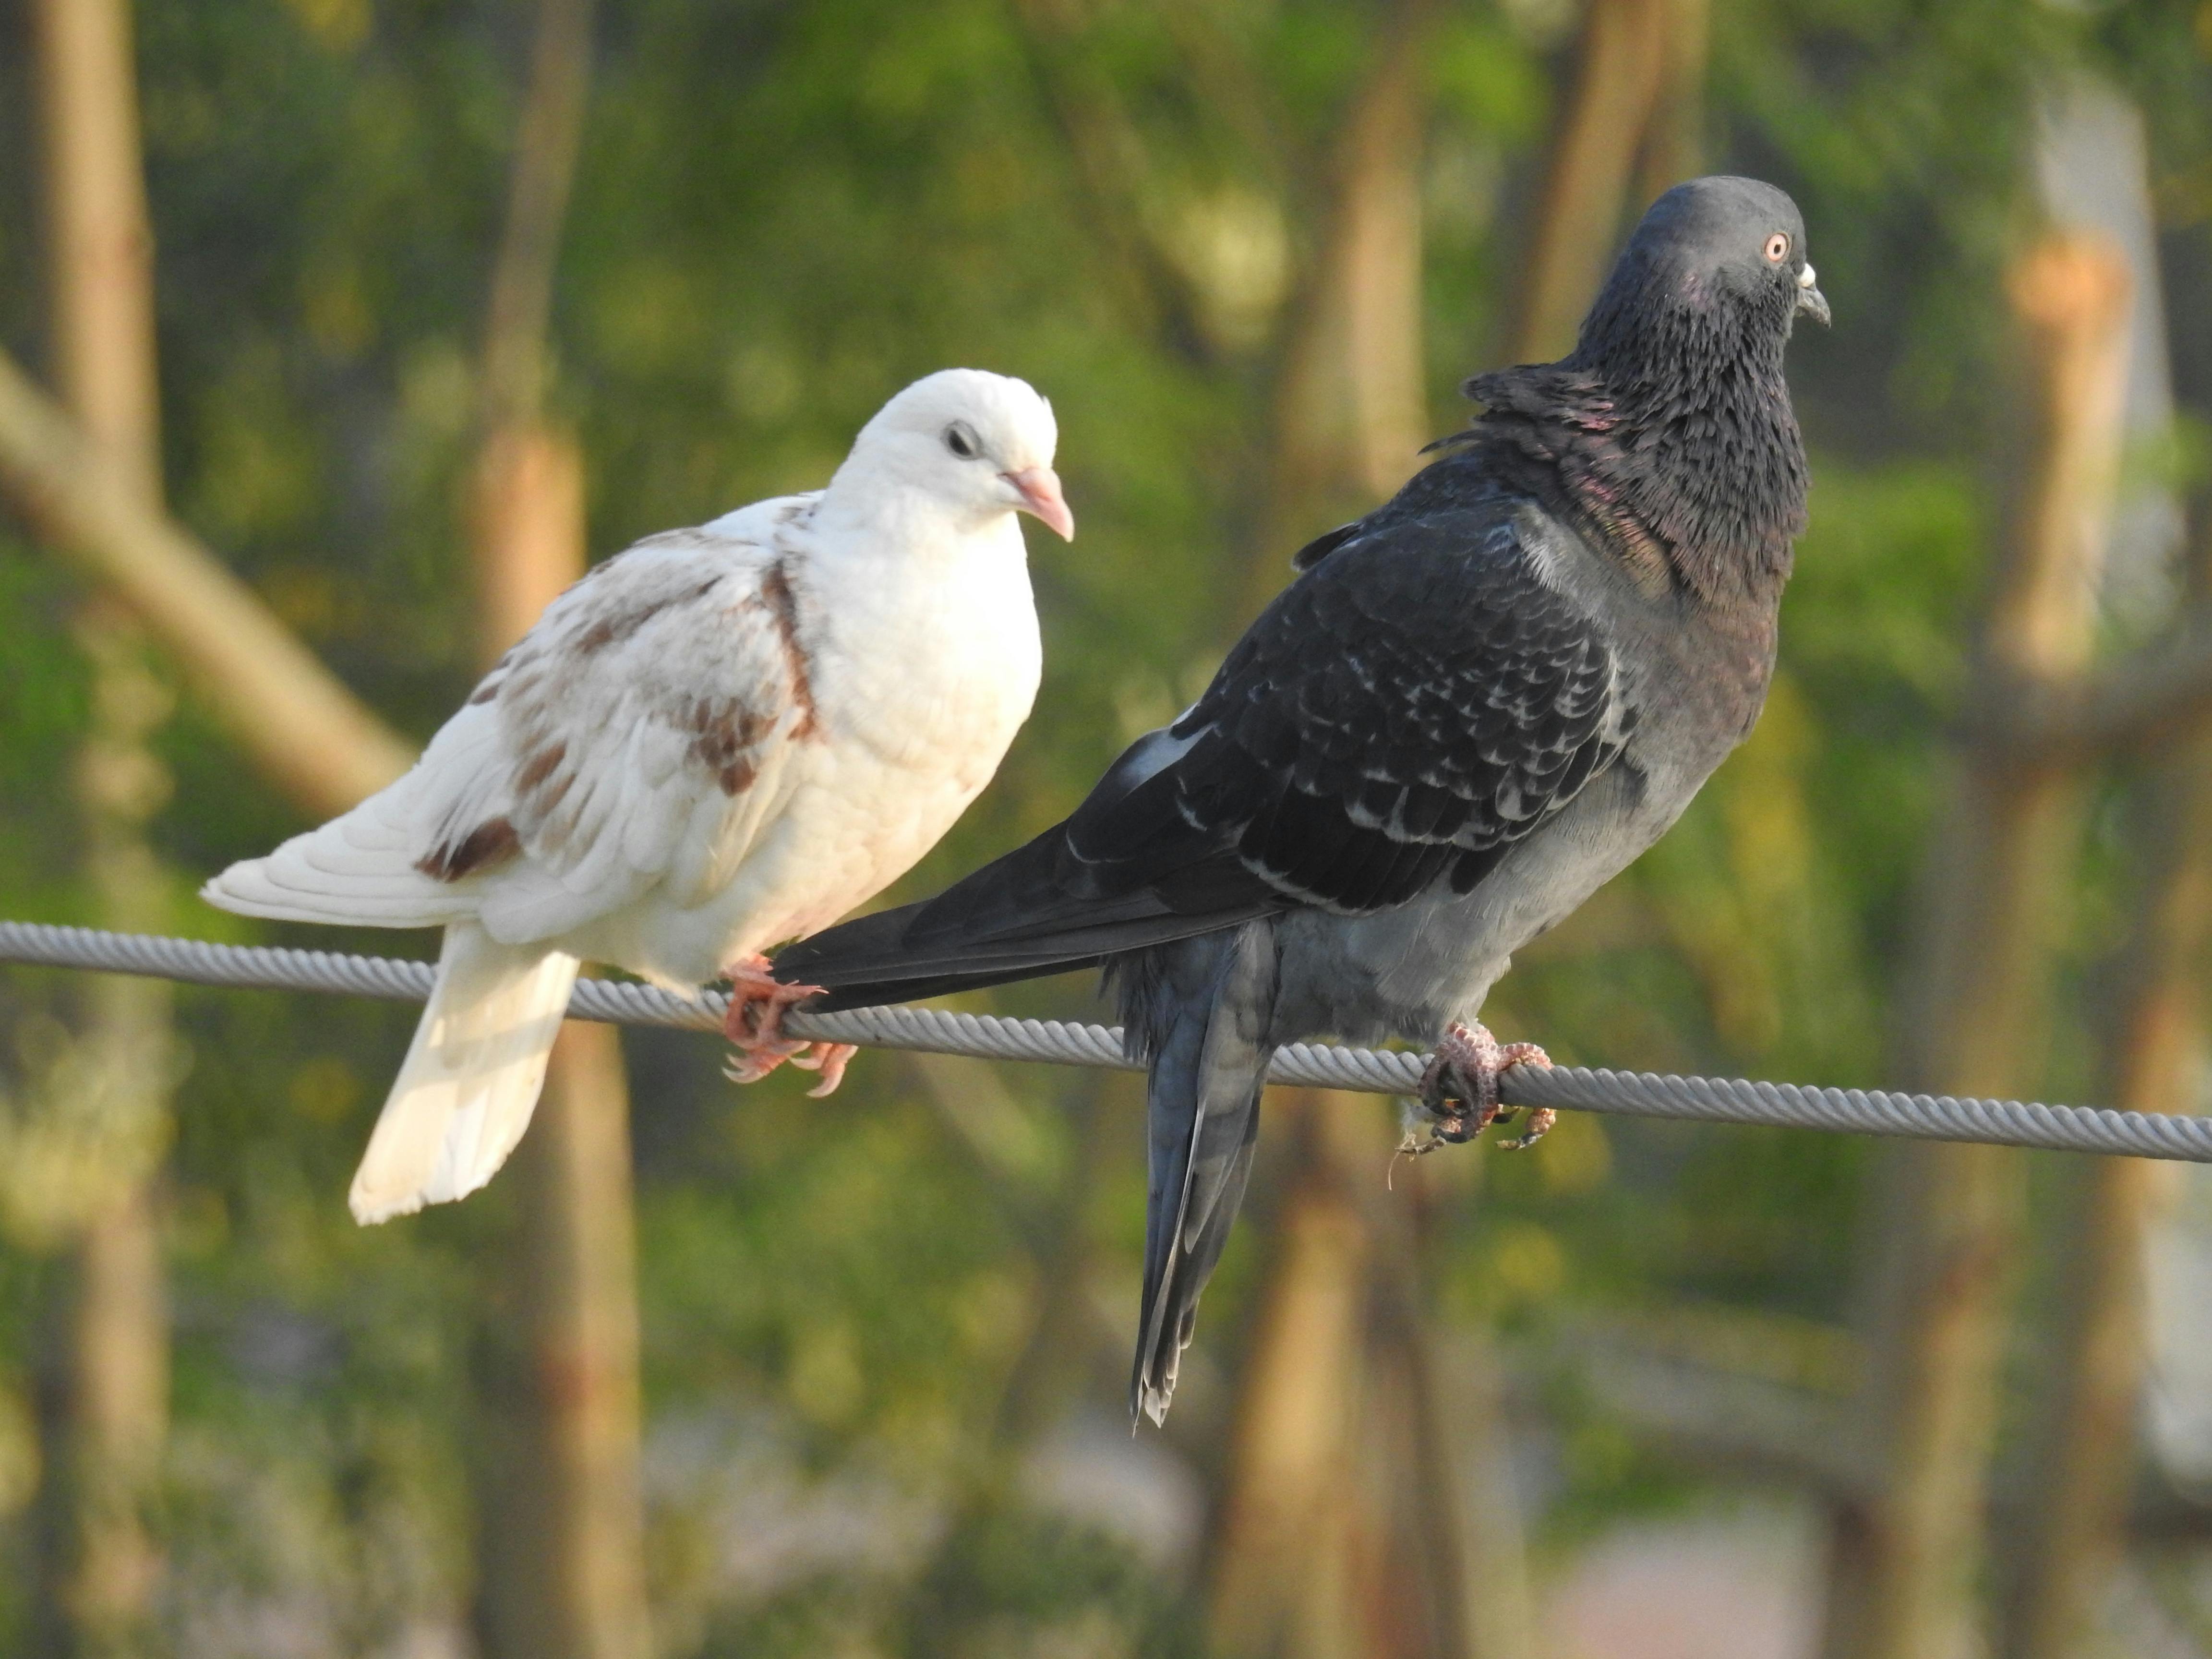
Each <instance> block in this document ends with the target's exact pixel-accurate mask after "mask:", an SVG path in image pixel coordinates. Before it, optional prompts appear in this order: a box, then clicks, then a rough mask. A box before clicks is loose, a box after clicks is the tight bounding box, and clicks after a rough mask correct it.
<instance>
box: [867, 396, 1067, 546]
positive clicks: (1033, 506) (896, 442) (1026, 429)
mask: <svg viewBox="0 0 2212 1659" xmlns="http://www.w3.org/2000/svg"><path fill="white" fill-rule="evenodd" d="M1059 441H1060V428H1059V426H1058V425H1057V424H1056V423H1055V422H1054V420H1053V418H1052V405H1051V404H1048V403H1047V402H1046V401H1045V400H1044V399H1043V398H1041V397H1039V396H1038V395H1037V393H1036V389H1035V388H1034V387H1032V386H1030V384H1029V382H1028V381H1026V380H1014V379H1013V378H1012V377H1011V376H1009V375H1005V374H987V373H986V372H985V371H983V370H982V369H980V368H946V369H940V370H939V371H938V372H937V373H936V374H932V375H928V376H927V377H926V378H924V379H922V380H916V381H915V383H914V384H913V385H912V386H908V388H907V389H906V390H905V391H903V392H900V393H899V394H898V396H897V397H896V398H892V399H891V400H890V402H889V403H887V404H884V406H883V408H882V409H880V410H878V411H877V413H876V417H875V418H874V419H873V420H872V421H870V422H868V423H867V425H866V426H864V427H862V428H860V436H859V437H858V438H856V439H854V441H853V453H852V454H851V455H850V456H849V457H848V458H847V459H846V462H845V465H842V466H841V467H839V468H838V469H837V477H836V479H835V480H834V481H833V482H832V484H831V488H832V489H836V488H837V487H838V486H839V485H841V484H842V485H847V486H848V487H850V486H851V485H855V484H858V485H863V486H864V487H871V488H877V489H880V488H883V487H884V486H885V485H889V486H891V487H893V488H899V489H907V490H911V491H915V492H916V493H919V494H921V495H925V496H927V497H929V498H931V499H932V500H933V501H936V502H938V503H939V504H941V505H942V506H943V507H945V510H946V511H947V512H948V513H950V514H951V516H952V517H953V518H955V519H956V520H960V521H962V522H963V524H964V525H967V526H973V527H975V528H981V526H983V525H985V524H987V523H988V522H989V521H990V520H993V519H994V518H997V517H998V516H1000V514H1002V513H1035V514H1036V516H1037V517H1038V518H1039V519H1040V520H1042V521H1043V522H1044V523H1046V524H1048V525H1049V526H1052V528H1053V529H1054V530H1056V531H1058V532H1060V535H1061V537H1062V538H1065V539H1066V540H1069V541H1073V539H1074V538H1075V515H1074V514H1073V513H1070V512H1069V511H1068V510H1067V502H1066V500H1065V499H1063V498H1062V496H1061V495H1060V477H1059V475H1058V474H1056V473H1055V472H1054V471H1053V470H1052V454H1053V450H1054V447H1056V446H1057V445H1058V443H1059Z"/></svg>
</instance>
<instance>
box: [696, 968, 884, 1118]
mask: <svg viewBox="0 0 2212 1659" xmlns="http://www.w3.org/2000/svg"><path fill="white" fill-rule="evenodd" d="M729 975H730V1007H729V1012H727V1013H726V1014H724V1015H723V1016H722V1035H723V1036H726V1037H728V1038H729V1040H730V1042H732V1045H734V1046H735V1048H737V1050H738V1052H737V1053H736V1054H732V1055H731V1056H730V1061H729V1064H728V1065H726V1066H723V1068H722V1075H723V1076H724V1077H726V1078H727V1079H730V1081H731V1082H732V1083H757V1082H759V1081H760V1080H761V1079H763V1078H764V1077H766V1076H767V1075H768V1074H769V1073H770V1072H773V1071H774V1070H775V1068H776V1067H777V1066H781V1065H782V1064H783V1063H784V1062H785V1061H786V1060H788V1061H790V1062H791V1064H793V1066H798V1067H799V1070H801V1071H803V1072H819V1073H821V1074H822V1081H821V1082H820V1083H818V1084H817V1085H815V1086H814V1087H813V1088H811V1089H809V1090H808V1091H806V1092H807V1093H808V1094H809V1095H811V1096H812V1097H814V1098H815V1099H817V1100H819V1099H821V1098H822V1097H823V1096H824V1095H832V1094H835V1093H836V1091H837V1085H839V1084H840V1083H842V1082H843V1081H844V1080H845V1067H846V1065H847V1064H848V1062H849V1061H850V1060H852V1058H853V1056H854V1054H857V1053H859V1052H860V1051H859V1050H858V1049H857V1048H854V1046H853V1045H852V1044H851V1043H849V1042H816V1041H814V1040H812V1039H811V1038H806V1037H787V1036H784V1034H783V1016H784V1013H785V1012H786V1011H787V1010H788V1009H789V1008H791V1007H792V1006H793V1005H794V1004H797V1003H801V1002H804V1001H805V1000H806V999H807V998H809V997H817V996H820V995H821V994H822V987H820V986H818V985H786V984H784V983H783V982H782V981H780V980H778V979H777V978H776V977H775V975H774V974H773V973H772V972H771V971H770V969H769V961H768V958H767V957H759V956H756V957H746V958H745V959H744V961H743V962H739V963H732V964H731V967H730V969H729Z"/></svg>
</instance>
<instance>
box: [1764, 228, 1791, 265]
mask: <svg viewBox="0 0 2212 1659" xmlns="http://www.w3.org/2000/svg"><path fill="white" fill-rule="evenodd" d="M1789 257H1790V238H1789V237H1788V236H1786V235H1785V234H1783V233H1782V232H1781V231H1776V232H1775V233H1774V234H1773V235H1771V236H1770V237H1768V238H1767V239H1766V263H1767V264H1770V265H1778V264H1781V263H1782V262H1783V261H1784V259H1786V258H1789Z"/></svg>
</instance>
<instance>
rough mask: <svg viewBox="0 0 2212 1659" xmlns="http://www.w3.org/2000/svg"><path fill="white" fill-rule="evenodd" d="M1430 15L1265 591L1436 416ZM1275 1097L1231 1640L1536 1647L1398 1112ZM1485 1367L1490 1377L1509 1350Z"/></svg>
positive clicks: (1241, 1410) (1263, 581)
mask: <svg viewBox="0 0 2212 1659" xmlns="http://www.w3.org/2000/svg"><path fill="white" fill-rule="evenodd" d="M1430 16H1431V10H1430V8H1429V7H1428V6H1427V5H1426V4H1425V3H1409V4H1405V5H1401V6H1400V7H1399V8H1397V9H1395V11H1394V12H1393V13H1392V14H1391V15H1389V18H1388V20H1387V21H1386V22H1385V23H1384V25H1383V31H1382V33H1381V34H1380V37H1379V39H1378V41H1377V45H1376V56H1375V60H1374V63H1373V64H1372V65H1371V66H1370V70H1368V72H1367V74H1366V76H1364V79H1363V81H1362V82H1361V84H1360V86H1359V88H1358V91H1357V92H1356V93H1355V94H1354V95H1353V99H1352V103H1351V105H1350V106H1349V107H1348V109H1347V110H1346V114H1345V117H1344V119H1343V123H1342V125H1341V126H1340V130H1339V133H1338V137H1337V140H1336V143H1335V153H1334V156H1333V157H1332V161H1333V171H1332V174H1331V180H1330V183H1331V195H1330V205H1329V208H1328V222H1327V227H1326V235H1325V237H1324V240H1323V241H1322V246H1321V248H1320V251H1319V252H1318V255H1317V257H1316V262H1315V264H1314V266H1313V269H1312V270H1311V271H1310V273H1309V274H1308V276H1307V278H1306V281H1305V283H1304V285H1303V287H1304V299H1303V302H1302V303H1298V304H1295V305H1293V306H1292V307H1291V309H1290V313H1289V317H1290V328H1291V332H1290V333H1289V335H1288V337H1286V339H1285V344H1284V354H1285V355H1284V358H1283V366H1282V369H1281V373H1280V376H1279V382H1278V387H1277V401H1276V409H1275V420H1276V433H1275V442H1274V459H1273V465H1272V469H1271V477H1272V479H1273V489H1272V492H1271V499H1270V501H1269V503H1268V513H1267V523H1268V531H1267V535H1266V536H1265V537H1264V538H1263V540H1262V542H1261V550H1260V555H1259V558H1258V560H1257V561H1256V562H1255V568H1253V570H1252V571H1251V572H1250V573H1249V576H1248V578H1247V580H1246V585H1245V593H1244V599H1245V601H1246V603H1245V605H1243V611H1245V613H1246V614H1249V611H1252V610H1255V609H1257V608H1258V607H1259V606H1260V605H1262V604H1264V603H1265V602H1266V600H1267V599H1268V598H1269V597H1271V596H1272V594H1273V592H1274V591H1275V590H1276V589H1277V588H1278V587H1279V586H1281V585H1282V582H1283V580H1284V577H1285V574H1286V571H1285V566H1284V563H1283V562H1282V561H1283V560H1284V557H1285V554H1287V552H1288V551H1290V550H1291V549H1293V548H1295V547H1297V545H1299V544H1301V543H1302V542H1304V540H1306V539H1307V538H1310V537H1311V536H1312V535H1314V534H1315V533H1316V532H1319V531H1322V530H1324V529H1326V528H1327V527H1328V526H1329V525H1330V524H1331V523H1333V522H1334V521H1336V520H1338V519H1339V518H1340V517H1342V516H1345V515H1347V514H1350V513H1358V512H1362V511H1364V510H1365V509H1366V508H1367V507H1370V506H1371V505H1372V504H1373V503H1374V501H1376V499H1377V498H1378V497H1381V496H1385V495H1389V493H1391V492H1392V491H1393V490H1395V489H1396V488H1397V487H1398V485H1399V484H1400V483H1402V482H1404V480H1405V479H1406V477H1407V476H1408V475H1409V474H1410V473H1411V472H1412V471H1413V469H1414V467H1415V466H1416V465H1418V463H1419V447H1420V445H1421V443H1422V441H1423V440H1424V439H1425V437H1426V435H1427V434H1428V431H1429V419H1428V411H1427V398H1426V391H1425V374H1424V369H1423V357H1422V350H1421V204H1420V179H1421V165H1422V158H1423V154H1424V149H1425V128H1426V123H1427V96H1426V86H1425V76H1424V74H1423V64H1422V52H1423V47H1424V43H1425V38H1426V30H1427V26H1428V23H1429V20H1430ZM1269 1115H1270V1116H1271V1117H1273V1118H1275V1119H1278V1120H1285V1119H1287V1120H1289V1122H1290V1123H1291V1125H1293V1126H1295V1127H1294V1128H1293V1139H1292V1147H1291V1174H1290V1176H1289V1179H1288V1182H1287V1186H1286V1190H1285V1196H1284V1200H1283V1203H1282V1206H1281V1210H1280V1213H1279V1216H1278V1218H1277V1220H1276V1224H1275V1227H1274V1231H1273V1236H1272V1238H1271V1241H1270V1259H1269V1267H1268V1269H1267V1280H1266V1284H1265V1286H1264V1288H1263V1290H1262V1292H1261V1310H1260V1314H1259V1316H1258V1320H1257V1322H1256V1326H1255V1333H1254V1335H1253V1337H1252V1339H1251V1342H1250V1345H1249V1351H1248V1353H1247V1355H1246V1358H1245V1360H1244V1363H1243V1367H1242V1370H1241V1375H1240V1377H1239V1386H1238V1390H1237V1401H1236V1407H1235V1411H1236V1419H1235V1423H1234V1425H1233V1428H1232V1430H1231V1457H1230V1472H1229V1478H1228V1489H1227V1492H1226V1493H1225V1497H1224V1498H1223V1500H1222V1503H1221V1505H1220V1510H1219V1514H1218V1518H1217V1524H1216V1528H1215V1537H1214V1547H1213V1553H1212V1555H1213V1564H1212V1588H1211V1595H1212V1607H1211V1614H1210V1627H1211V1633H1212V1649H1213V1650H1214V1651H1216V1652H1218V1653H1219V1654H1221V1655H1224V1656H1227V1659H1245V1656H1262V1655H1265V1656H1275V1655H1296V1656H1310V1659H1325V1656H1337V1655H1363V1656H1367V1655H1371V1656H1378V1659H1379V1656H1384V1655H1401V1654H1402V1655H1407V1656H1413V1655H1416V1654H1418V1655H1422V1656H1431V1655H1434V1656H1446V1659H1450V1656H1468V1659H1522V1655H1523V1654H1524V1653H1525V1652H1526V1651H1527V1649H1526V1646H1525V1644H1523V1645H1522V1646H1518V1647H1516V1646H1515V1645H1513V1639H1514V1638H1513V1636H1512V1633H1511V1632H1513V1630H1514V1628H1515V1620H1514V1618H1513V1616H1512V1614H1511V1612H1510V1608H1511V1607H1514V1606H1518V1605H1522V1603H1525V1595H1524V1596H1522V1597H1521V1598H1520V1601H1517V1602H1516V1601H1515V1600H1514V1599H1513V1597H1511V1596H1510V1595H1508V1596H1504V1597H1502V1598H1500V1601H1499V1602H1498V1604H1496V1605H1493V1604H1492V1603H1491V1602H1489V1601H1484V1600H1480V1599H1479V1598H1477V1597H1476V1596H1475V1595H1473V1594H1472V1592H1471V1586H1472V1585H1473V1584H1474V1583H1477V1582H1480V1581H1479V1580H1478V1579H1476V1578H1475V1577H1473V1576H1471V1575H1470V1573H1469V1571H1468V1568H1469V1557H1470V1551H1471V1547H1472V1545H1473V1543H1474V1541H1475V1540H1476V1539H1478V1538H1483V1537H1494V1536H1496V1535H1497V1534H1498V1531H1499V1528H1498V1511H1497V1509H1496V1507H1495V1505H1494V1504H1489V1505H1487V1506H1486V1512H1485V1513H1483V1514H1481V1515H1480V1516H1470V1515H1468V1514H1465V1513H1463V1512H1462V1510H1463V1509H1464V1507H1465V1497H1464V1494H1465V1492H1466V1490H1467V1486H1468V1478H1469V1476H1470V1475H1471V1477H1472V1480H1473V1481H1474V1484H1475V1485H1476V1486H1477V1487H1478V1488H1479V1489H1480V1490H1481V1491H1482V1492H1483V1493H1484V1495H1485V1498H1486V1499H1488V1500H1494V1499H1497V1498H1499V1497H1500V1496H1501V1495H1503V1498H1504V1515H1505V1516H1506V1520H1505V1522H1504V1525H1505V1528H1506V1529H1507V1531H1508V1532H1509V1533H1510V1534H1511V1536H1510V1539H1508V1540H1505V1541H1504V1544H1505V1547H1504V1548H1503V1549H1501V1551H1500V1553H1499V1558H1500V1559H1504V1560H1506V1561H1507V1562H1508V1563H1509V1564H1512V1565H1517V1560H1518V1550H1517V1527H1516V1517H1514V1516H1513V1515H1512V1510H1511V1503H1510V1486H1509V1485H1508V1484H1507V1479H1506V1471H1505V1469H1504V1465H1503V1460H1502V1457H1500V1456H1499V1455H1498V1453H1499V1450H1500V1442H1499V1440H1498V1437H1495V1436H1474V1437H1468V1436H1464V1435H1462V1433H1461V1432H1459V1423H1460V1420H1461V1416H1462V1413H1468V1412H1474V1413H1483V1414H1486V1415H1493V1414H1494V1413H1495V1410H1496V1401H1495V1400H1494V1399H1482V1400H1475V1401H1465V1400H1461V1399H1458V1398H1456V1397H1453V1398H1451V1399H1449V1401H1447V1399H1446V1395H1447V1394H1448V1393H1452V1392H1454V1391H1450V1390H1448V1389H1446V1387H1445V1385H1444V1384H1443V1383H1441V1382H1440V1380H1439V1376H1438V1366H1437V1358H1436V1355H1435V1352H1434V1350H1433V1344H1432V1338H1431V1333H1430V1331H1429V1329H1428V1325H1427V1314H1426V1309H1425V1304H1424V1301H1423V1298H1422V1297H1421V1295H1420V1294H1419V1289H1418V1287H1419V1285H1420V1284H1421V1283H1422V1280H1423V1274H1422V1272H1421V1238H1420V1236H1419V1233H1418V1232H1417V1231H1416V1230H1415V1229H1414V1228H1413V1226H1411V1225H1408V1224H1407V1212H1406V1206H1407V1203H1408V1202H1409V1201H1410V1200H1407V1199H1404V1198H1399V1199H1392V1198H1391V1197H1390V1195H1389V1194H1385V1193H1383V1191H1382V1190H1381V1188H1382V1176H1383V1171H1384V1170H1385V1169H1386V1168H1387V1167H1388V1164H1389V1158H1390V1149H1391V1146H1392V1136H1391V1135H1390V1134H1389V1133H1388V1132H1387V1123H1386V1120H1384V1119H1383V1117H1382V1115H1380V1114H1378V1113H1377V1112H1376V1110H1375V1107H1374V1103H1372V1102H1371V1101H1364V1100H1361V1099H1358V1098H1357V1097H1347V1096H1344V1095H1341V1094H1337V1093H1333V1092H1330V1091H1322V1090H1302V1091H1297V1092H1295V1093H1282V1092H1279V1093H1278V1095H1277V1096H1276V1097H1274V1103H1273V1104H1272V1105H1271V1106H1270V1108H1269ZM1278 1133H1279V1131H1278ZM1467 1376H1469V1377H1472V1378H1474V1379H1475V1380H1476V1383H1477V1384H1478V1385H1479V1384H1480V1383H1485V1382H1486V1381H1487V1379H1488V1378H1489V1377H1490V1376H1492V1373H1491V1372H1490V1371H1489V1370H1487V1369H1486V1368H1481V1367H1472V1368H1470V1369H1469V1370H1468V1372H1467ZM1470 1453H1471V1454H1472V1455H1474V1457H1475V1458H1476V1459H1477V1460H1478V1462H1479V1464H1480V1467H1477V1468H1474V1469H1473V1470H1469V1469H1468V1468H1467V1464H1466V1462H1464V1461H1463V1459H1464V1458H1465V1456H1466V1455H1468V1454H1470ZM1516 1588H1517V1587H1516ZM1501 1612H1503V1613H1504V1616H1503V1617H1501V1616H1500V1614H1501ZM1522 1622H1524V1623H1525V1620H1524V1621H1522Z"/></svg>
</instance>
